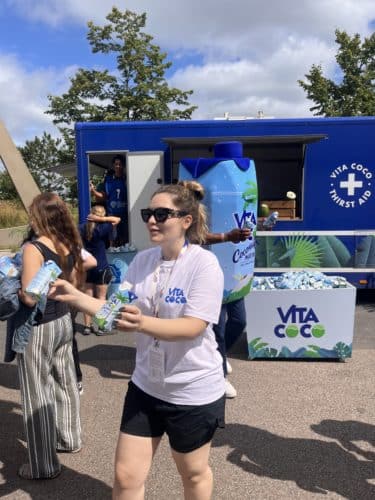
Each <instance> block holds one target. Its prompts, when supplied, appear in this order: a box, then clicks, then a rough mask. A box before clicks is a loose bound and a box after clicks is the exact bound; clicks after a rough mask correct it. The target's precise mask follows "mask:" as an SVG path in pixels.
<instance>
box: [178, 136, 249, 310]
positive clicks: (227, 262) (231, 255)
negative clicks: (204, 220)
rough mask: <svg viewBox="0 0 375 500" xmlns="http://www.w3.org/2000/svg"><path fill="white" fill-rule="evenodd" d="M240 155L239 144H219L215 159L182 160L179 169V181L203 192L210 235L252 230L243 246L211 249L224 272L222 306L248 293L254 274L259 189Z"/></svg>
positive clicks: (240, 145) (231, 244)
mask: <svg viewBox="0 0 375 500" xmlns="http://www.w3.org/2000/svg"><path fill="white" fill-rule="evenodd" d="M242 151H243V148H242V144H241V143H240V142H220V143H217V144H216V145H215V147H214V156H215V157H214V158H196V159H183V160H181V162H180V165H179V179H180V180H192V179H194V180H197V181H198V182H200V183H201V184H202V185H203V186H204V188H205V198H204V200H203V203H204V204H205V205H206V207H207V209H208V213H209V228H210V231H211V232H212V233H223V232H228V231H230V230H231V229H233V228H239V229H244V228H250V229H252V233H251V235H250V237H249V239H248V240H246V241H244V242H240V243H236V244H235V243H230V242H228V243H219V244H215V245H211V246H210V250H211V251H212V252H213V253H214V254H215V255H216V256H217V258H218V260H219V263H220V265H221V267H222V269H223V272H224V297H223V302H224V303H227V302H232V301H234V300H237V299H240V298H242V297H244V296H245V295H246V294H247V293H249V291H250V287H251V280H252V276H253V271H254V261H255V239H254V238H255V228H256V223H257V204H258V189H257V180H256V173H255V163H254V161H253V160H252V159H250V158H243V153H242Z"/></svg>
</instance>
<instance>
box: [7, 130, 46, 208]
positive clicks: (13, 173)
mask: <svg viewBox="0 0 375 500" xmlns="http://www.w3.org/2000/svg"><path fill="white" fill-rule="evenodd" d="M0 158H1V160H2V162H3V164H4V166H5V168H6V169H7V171H8V173H9V175H10V178H11V179H12V181H13V184H14V187H15V188H16V190H17V193H18V194H19V197H20V198H21V201H22V203H23V206H24V207H25V209H26V211H27V210H28V208H29V206H30V204H31V202H32V200H33V199H34V198H35V196H37V195H38V194H40V189H39V188H38V185H37V183H36V182H35V181H34V178H33V176H32V175H31V173H30V171H29V169H28V168H27V165H26V163H25V162H24V161H23V158H22V155H21V153H20V152H19V151H18V149H17V148H16V146H15V144H14V142H13V141H12V139H11V137H10V135H9V134H8V131H7V130H6V128H5V126H4V124H3V123H2V122H1V121H0Z"/></svg>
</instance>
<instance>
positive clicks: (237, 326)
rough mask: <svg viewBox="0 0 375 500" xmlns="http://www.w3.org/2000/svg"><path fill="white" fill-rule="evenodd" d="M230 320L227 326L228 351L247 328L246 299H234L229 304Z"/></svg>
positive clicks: (226, 343) (226, 342)
mask: <svg viewBox="0 0 375 500" xmlns="http://www.w3.org/2000/svg"><path fill="white" fill-rule="evenodd" d="M227 315H228V320H227V324H226V326H225V348H226V350H227V351H228V350H229V349H230V348H231V347H232V345H233V344H235V342H237V340H238V339H239V338H240V336H241V335H242V332H243V331H244V330H245V328H246V309H245V299H243V298H242V299H238V300H234V301H233V302H229V303H228V304H227Z"/></svg>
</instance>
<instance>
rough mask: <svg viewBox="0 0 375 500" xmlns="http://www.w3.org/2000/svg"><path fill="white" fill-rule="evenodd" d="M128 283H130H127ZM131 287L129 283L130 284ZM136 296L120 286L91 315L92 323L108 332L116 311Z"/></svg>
mask: <svg viewBox="0 0 375 500" xmlns="http://www.w3.org/2000/svg"><path fill="white" fill-rule="evenodd" d="M129 285H130V284H129ZM130 287H131V285H130ZM135 299H137V296H136V295H135V294H134V293H133V292H131V291H130V290H129V288H127V287H124V286H123V287H122V288H120V289H119V290H117V291H116V292H114V293H112V295H111V296H110V297H109V299H108V300H107V302H106V303H105V304H103V305H102V307H101V308H100V309H99V311H98V312H97V313H96V314H95V316H94V317H93V323H94V324H95V325H96V326H97V327H98V328H99V329H100V330H101V331H105V332H109V331H111V329H112V324H113V321H114V319H115V318H116V315H117V313H118V312H119V310H120V309H121V307H123V306H124V305H126V304H130V303H131V302H133V301H134V300H135Z"/></svg>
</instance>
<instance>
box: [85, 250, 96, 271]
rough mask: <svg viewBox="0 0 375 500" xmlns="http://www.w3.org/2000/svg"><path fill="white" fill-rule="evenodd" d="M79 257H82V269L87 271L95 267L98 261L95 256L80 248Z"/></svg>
mask: <svg viewBox="0 0 375 500" xmlns="http://www.w3.org/2000/svg"><path fill="white" fill-rule="evenodd" d="M81 258H82V261H83V263H82V265H83V270H84V271H88V270H89V269H92V268H93V267H96V266H97V265H98V261H97V260H96V259H95V257H94V256H93V255H92V254H91V253H90V252H88V251H87V250H85V249H84V248H82V250H81Z"/></svg>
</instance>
